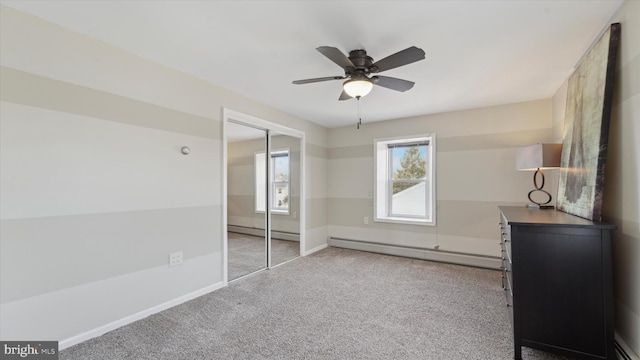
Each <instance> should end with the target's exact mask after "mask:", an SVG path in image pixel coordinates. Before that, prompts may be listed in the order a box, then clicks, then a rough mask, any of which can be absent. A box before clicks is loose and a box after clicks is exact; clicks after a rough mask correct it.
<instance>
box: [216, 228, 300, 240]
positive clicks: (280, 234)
mask: <svg viewBox="0 0 640 360" xmlns="http://www.w3.org/2000/svg"><path fill="white" fill-rule="evenodd" d="M227 231H229V232H234V233H238V234H245V235H252V236H264V229H260V228H250V227H246V226H237V225H228V226H227ZM271 238H272V239H278V240H288V241H300V234H296V233H292V232H286V231H277V230H272V231H271Z"/></svg>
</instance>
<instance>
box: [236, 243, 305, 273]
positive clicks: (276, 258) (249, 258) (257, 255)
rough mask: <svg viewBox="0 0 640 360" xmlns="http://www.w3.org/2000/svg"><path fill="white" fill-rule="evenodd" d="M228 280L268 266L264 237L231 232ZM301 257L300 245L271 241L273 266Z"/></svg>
mask: <svg viewBox="0 0 640 360" xmlns="http://www.w3.org/2000/svg"><path fill="white" fill-rule="evenodd" d="M227 235H228V236H227V237H228V240H229V242H228V258H227V261H228V278H229V281H231V280H234V279H237V278H239V277H242V276H244V275H248V274H251V273H253V272H256V271H258V270H260V269H264V268H265V267H266V264H267V257H266V256H267V255H266V250H265V245H264V244H265V240H264V237H259V236H251V235H245V234H238V233H233V232H229V233H227ZM299 255H300V243H299V242H297V241H287V240H278V239H271V262H272V263H273V265H278V264H282V263H283V262H286V261H289V260H291V259H295V258H296V257H298V256H299Z"/></svg>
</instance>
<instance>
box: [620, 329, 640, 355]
mask: <svg viewBox="0 0 640 360" xmlns="http://www.w3.org/2000/svg"><path fill="white" fill-rule="evenodd" d="M615 338H616V355H617V356H618V359H619V360H640V357H639V356H638V354H636V353H635V352H634V351H633V350H631V348H630V347H629V345H627V343H626V342H624V340H622V338H621V337H620V335H618V333H615Z"/></svg>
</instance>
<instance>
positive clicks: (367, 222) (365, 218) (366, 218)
mask: <svg viewBox="0 0 640 360" xmlns="http://www.w3.org/2000/svg"><path fill="white" fill-rule="evenodd" d="M364 224H365V225H369V217H367V216H365V217H364Z"/></svg>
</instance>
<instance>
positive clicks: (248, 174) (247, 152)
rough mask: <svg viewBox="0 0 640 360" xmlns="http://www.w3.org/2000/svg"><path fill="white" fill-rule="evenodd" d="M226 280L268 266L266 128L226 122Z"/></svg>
mask: <svg viewBox="0 0 640 360" xmlns="http://www.w3.org/2000/svg"><path fill="white" fill-rule="evenodd" d="M226 131H227V224H228V226H227V239H228V243H227V263H228V281H232V280H235V279H238V278H240V277H242V276H245V275H249V274H251V273H253V272H256V271H259V270H262V269H264V268H266V267H267V237H266V232H265V228H266V226H265V224H266V221H265V211H264V209H265V206H266V184H267V173H266V167H265V164H264V163H262V165H261V167H260V166H256V159H258V154H262V156H263V159H264V154H265V152H266V147H267V142H266V135H267V132H266V131H265V130H260V129H256V128H254V127H251V126H246V125H241V124H238V123H235V122H231V121H229V122H228V123H227V130H226ZM263 162H264V160H263Z"/></svg>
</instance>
